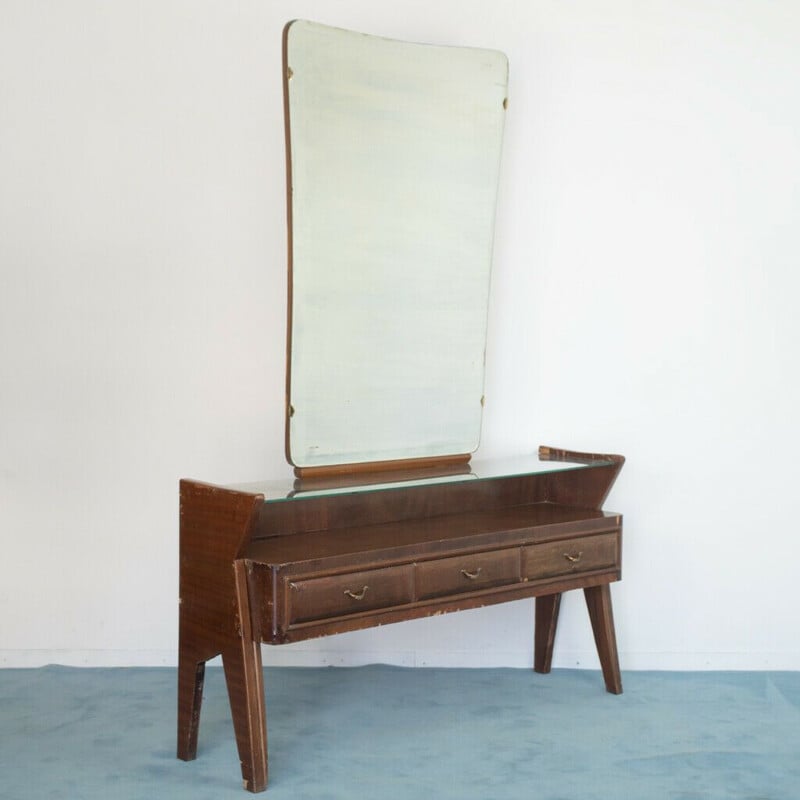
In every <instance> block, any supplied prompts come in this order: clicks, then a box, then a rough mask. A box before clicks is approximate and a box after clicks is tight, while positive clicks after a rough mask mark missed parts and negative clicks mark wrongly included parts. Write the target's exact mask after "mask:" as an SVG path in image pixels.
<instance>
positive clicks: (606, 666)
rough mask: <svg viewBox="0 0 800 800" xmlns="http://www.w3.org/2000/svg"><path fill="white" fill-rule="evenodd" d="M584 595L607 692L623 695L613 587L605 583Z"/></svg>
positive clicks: (585, 590)
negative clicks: (612, 607)
mask: <svg viewBox="0 0 800 800" xmlns="http://www.w3.org/2000/svg"><path fill="white" fill-rule="evenodd" d="M583 593H584V594H585V595H586V605H587V607H588V608H589V619H590V620H591V622H592V631H593V632H594V641H595V644H596V645H597V655H598V656H599V657H600V667H601V669H602V670H603V679H604V680H605V683H606V690H607V691H609V692H611V694H622V677H621V676H620V673H619V657H618V656H617V636H616V634H615V633H614V613H613V611H612V609H611V587H610V586H609V585H608V584H607V583H604V584H602V585H601V586H590V587H589V588H588V589H584V590H583Z"/></svg>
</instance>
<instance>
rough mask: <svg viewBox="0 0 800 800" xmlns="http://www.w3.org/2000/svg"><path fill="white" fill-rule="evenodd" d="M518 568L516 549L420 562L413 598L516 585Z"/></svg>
mask: <svg viewBox="0 0 800 800" xmlns="http://www.w3.org/2000/svg"><path fill="white" fill-rule="evenodd" d="M519 566H520V558H519V548H518V547H513V548H508V549H506V550H493V551H490V552H488V553H475V554H473V555H465V556H456V557H455V558H439V559H436V560H435V561H423V562H421V563H419V564H417V573H416V582H417V597H418V598H419V599H420V600H424V599H426V598H428V597H441V596H442V595H448V594H459V593H461V592H474V591H476V590H478V589H486V588H488V587H490V586H500V585H502V584H505V583H517V582H518V581H519V579H520V569H519Z"/></svg>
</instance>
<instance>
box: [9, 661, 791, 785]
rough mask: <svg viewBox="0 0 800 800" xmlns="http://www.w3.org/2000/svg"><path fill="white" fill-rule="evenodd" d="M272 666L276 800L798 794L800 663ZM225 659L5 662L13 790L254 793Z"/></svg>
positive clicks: (269, 684)
mask: <svg viewBox="0 0 800 800" xmlns="http://www.w3.org/2000/svg"><path fill="white" fill-rule="evenodd" d="M623 683H624V688H625V694H623V695H621V696H619V697H615V696H613V695H609V694H606V692H605V691H604V689H603V684H602V679H601V677H600V675H599V673H596V672H590V671H580V670H556V671H554V672H553V673H552V674H551V675H537V674H535V673H533V672H529V671H527V670H512V669H480V670H478V669H476V670H456V669H402V668H395V667H387V666H373V667H361V668H355V669H332V668H320V669H290V668H268V669H267V670H266V672H265V685H266V693H267V721H268V735H269V756H270V758H269V760H270V782H269V787H268V789H267V793H266V794H265V795H261V797H266V798H269V800H288V798H292V800H301V799H302V798H314V800H328V799H330V800H334V799H336V800H338V799H339V798H341V799H342V800H373V799H374V800H407V799H410V798H413V800H417V798H437V800H438V799H439V798H441V799H442V800H450V799H451V798H452V800H472V799H473V798H474V799H475V800H506V799H511V798H515V799H516V798H520V799H521V798H525V799H526V800H595V798H597V800H599V798H603V800H609V798H611V800H627V799H628V798H630V799H631V800H649V798H658V799H659V800H712V799H716V798H737V799H738V798H741V799H742V800H799V799H800V673H742V672H738V673H709V672H706V673H653V672H650V673H648V672H632V673H625V674H624V675H623ZM248 796H251V795H249V794H248V793H246V792H244V791H243V790H242V789H241V782H240V774H239V761H238V757H237V755H236V748H235V744H234V738H233V728H232V726H231V721H230V714H229V710H228V704H227V695H226V692H225V683H224V679H223V676H222V671H221V670H220V669H216V668H212V669H209V670H208V671H207V678H206V692H205V701H204V706H203V714H202V719H201V724H200V745H199V749H198V758H197V760H196V761H194V762H191V763H184V762H182V761H178V760H177V759H176V758H175V670H173V669H71V668H66V667H45V668H43V669H29V670H23V669H20V670H15V669H8V670H0V798H3V800H23V798H24V799H26V800H27V798H34V800H39V799H40V798H68V799H69V800H84V798H86V800H88V799H89V798H91V799H92V800H94V799H95V798H98V799H99V798H102V799H103V800H111V799H113V800H129V799H130V800H134V798H141V799H142V800H145V798H146V800H153V799H154V798H156V799H157V800H173V799H177V798H181V800H184V799H185V800H189V798H191V800H205V799H206V798H208V799H209V800H212V799H213V800H226V799H227V798H234V799H236V798H238V800H245V798H247V797H248Z"/></svg>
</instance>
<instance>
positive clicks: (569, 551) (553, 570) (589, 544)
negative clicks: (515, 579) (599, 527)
mask: <svg viewBox="0 0 800 800" xmlns="http://www.w3.org/2000/svg"><path fill="white" fill-rule="evenodd" d="M617 541H618V534H616V533H603V534H600V535H599V536H585V537H581V538H578V539H565V540H563V541H560V542H547V543H545V544H534V545H529V546H528V547H524V548H523V556H522V574H523V576H524V577H525V578H527V579H529V580H536V579H537V578H551V577H556V576H558V575H571V574H572V573H574V572H589V571H591V570H595V569H603V568H604V567H613V566H615V565H616V564H617Z"/></svg>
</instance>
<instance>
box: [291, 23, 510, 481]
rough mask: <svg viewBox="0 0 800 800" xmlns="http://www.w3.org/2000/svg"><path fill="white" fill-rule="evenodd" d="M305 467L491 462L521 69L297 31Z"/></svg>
mask: <svg viewBox="0 0 800 800" xmlns="http://www.w3.org/2000/svg"><path fill="white" fill-rule="evenodd" d="M284 58H285V65H284V66H285V81H286V112H287V116H286V122H287V148H288V154H287V156H288V157H287V164H288V174H289V192H288V201H289V231H290V233H289V263H290V270H289V285H290V302H289V307H290V308H289V355H288V377H287V457H288V459H289V461H290V463H292V464H295V465H296V466H299V467H316V466H326V465H334V464H351V463H363V462H374V461H384V460H394V459H414V458H424V457H435V456H442V455H450V454H466V453H470V452H472V451H474V450H475V449H476V448H477V446H478V443H479V440H480V428H481V414H482V406H483V382H484V357H485V349H486V318H487V308H488V297H489V279H490V268H491V254H492V238H493V229H494V215H495V202H496V196H497V185H498V177H499V166H500V151H501V142H502V133H503V122H504V115H505V107H506V103H507V100H506V97H507V83H508V66H507V60H506V58H505V56H504V55H503V54H502V53H500V52H497V51H492V50H480V49H474V48H462V47H440V46H434V45H421V44H411V43H406V42H398V41H393V40H389V39H383V38H380V37H374V36H367V35H364V34H359V33H353V32H350V31H344V30H340V29H337V28H330V27H327V26H324V25H319V24H316V23H311V22H305V21H295V22H293V23H290V25H288V26H287V28H286V31H285V42H284Z"/></svg>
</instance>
